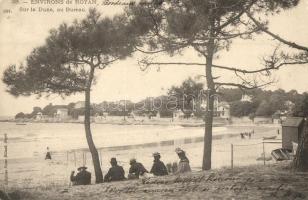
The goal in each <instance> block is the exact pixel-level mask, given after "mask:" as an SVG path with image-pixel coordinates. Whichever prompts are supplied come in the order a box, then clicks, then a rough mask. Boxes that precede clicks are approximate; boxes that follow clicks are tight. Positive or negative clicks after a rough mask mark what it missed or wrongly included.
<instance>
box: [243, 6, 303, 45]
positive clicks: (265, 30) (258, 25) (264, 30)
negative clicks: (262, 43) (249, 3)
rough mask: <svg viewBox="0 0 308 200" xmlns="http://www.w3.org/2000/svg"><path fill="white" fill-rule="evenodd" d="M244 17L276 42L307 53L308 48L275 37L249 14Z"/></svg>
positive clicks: (277, 36)
mask: <svg viewBox="0 0 308 200" xmlns="http://www.w3.org/2000/svg"><path fill="white" fill-rule="evenodd" d="M246 15H247V16H248V17H249V18H250V19H251V20H252V21H253V22H254V23H255V24H256V26H257V27H259V28H260V30H262V31H263V32H265V33H267V34H268V35H270V36H271V37H273V38H274V39H276V40H278V41H279V42H282V43H284V44H286V45H289V46H290V47H292V48H295V49H299V50H303V51H308V47H305V46H302V45H299V44H296V43H295V42H290V41H287V40H285V39H283V38H281V37H280V36H279V35H276V34H274V33H272V32H270V31H269V30H268V28H267V27H264V26H263V25H262V24H261V23H260V22H258V21H257V20H256V19H255V18H254V17H253V16H252V15H251V14H250V13H249V12H247V11H246Z"/></svg>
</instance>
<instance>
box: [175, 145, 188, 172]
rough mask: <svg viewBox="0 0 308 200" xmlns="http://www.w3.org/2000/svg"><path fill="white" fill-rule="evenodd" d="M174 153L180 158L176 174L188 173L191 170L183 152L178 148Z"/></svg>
mask: <svg viewBox="0 0 308 200" xmlns="http://www.w3.org/2000/svg"><path fill="white" fill-rule="evenodd" d="M175 152H176V153H177V154H178V156H179V158H180V162H179V165H178V170H177V172H176V174H180V173H185V172H190V171H191V169H190V165H189V160H188V158H187V157H186V154H185V151H183V150H182V149H180V148H176V149H175Z"/></svg>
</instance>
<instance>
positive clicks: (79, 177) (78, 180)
mask: <svg viewBox="0 0 308 200" xmlns="http://www.w3.org/2000/svg"><path fill="white" fill-rule="evenodd" d="M86 169H87V167H79V168H78V173H77V174H76V176H74V173H75V171H72V173H71V177H70V178H71V181H72V182H73V185H89V184H91V173H90V172H88V171H87V170H86Z"/></svg>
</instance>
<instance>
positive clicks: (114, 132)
mask: <svg viewBox="0 0 308 200" xmlns="http://www.w3.org/2000/svg"><path fill="white" fill-rule="evenodd" d="M226 131H227V128H225V127H215V128H214V135H215V134H223V133H225V132H226ZM5 133H6V134H7V136H8V158H9V159H15V158H31V157H36V156H38V155H41V154H44V153H45V151H46V147H47V146H48V147H49V148H50V150H51V151H69V150H72V149H80V148H87V147H88V145H87V143H86V139H85V131H84V126H83V124H73V123H27V124H26V125H17V124H15V123H7V122H1V123H0V141H1V146H0V147H1V150H2V149H3V135H4V134H5ZM92 134H93V139H94V142H95V145H96V147H97V148H102V147H114V146H123V145H136V144H143V143H151V142H159V141H166V140H175V139H181V138H185V137H200V136H203V134H204V129H203V128H202V127H181V126H159V125H108V124H92Z"/></svg>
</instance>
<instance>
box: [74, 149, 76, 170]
mask: <svg viewBox="0 0 308 200" xmlns="http://www.w3.org/2000/svg"><path fill="white" fill-rule="evenodd" d="M74 163H75V167H76V151H75V150H74Z"/></svg>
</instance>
